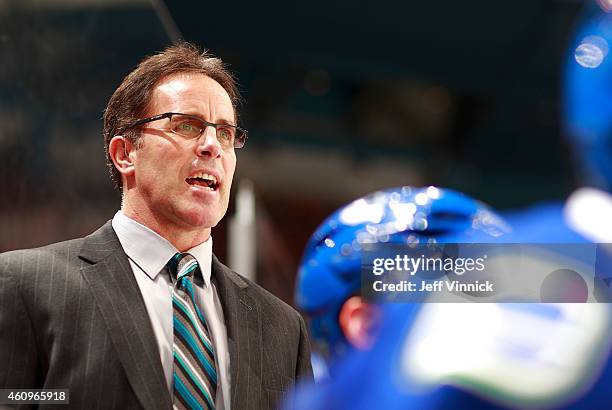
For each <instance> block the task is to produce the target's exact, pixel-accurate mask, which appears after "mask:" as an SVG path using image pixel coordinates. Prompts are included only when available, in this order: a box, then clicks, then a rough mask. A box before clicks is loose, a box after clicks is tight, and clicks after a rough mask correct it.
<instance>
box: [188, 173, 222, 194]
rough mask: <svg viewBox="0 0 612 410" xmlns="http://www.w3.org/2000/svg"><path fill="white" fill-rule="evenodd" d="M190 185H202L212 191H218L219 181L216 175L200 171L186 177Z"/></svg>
mask: <svg viewBox="0 0 612 410" xmlns="http://www.w3.org/2000/svg"><path fill="white" fill-rule="evenodd" d="M185 182H187V183H188V184H189V185H197V186H201V187H205V188H208V189H209V190H211V191H216V190H217V188H219V182H217V178H216V177H215V176H214V175H210V174H205V173H203V172H202V173H199V174H195V175H192V176H190V177H189V178H186V179H185Z"/></svg>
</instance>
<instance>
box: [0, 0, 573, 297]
mask: <svg viewBox="0 0 612 410" xmlns="http://www.w3.org/2000/svg"><path fill="white" fill-rule="evenodd" d="M583 5H584V2H581V1H578V0H574V1H570V0H516V1H512V2H507V1H499V0H493V1H491V0H470V1H462V2H457V1H451V0H446V1H413V0H404V1H399V0H395V1H392V0H376V1H373V0H368V1H362V2H355V1H349V0H342V1H338V0H335V1H330V0H326V1H323V0H311V1H308V2H286V1H280V0H271V1H266V2H252V1H244V0H243V1H229V0H228V1H223V2H202V1H178V0H168V1H163V0H47V1H42V0H0V251H6V250H11V249H16V248H23V247H34V246H40V245H44V244H47V243H50V242H54V241H59V240H65V239H69V238H73V237H77V236H82V235H86V234H88V233H90V232H92V231H93V230H95V229H96V228H97V227H98V226H100V225H101V224H103V223H104V222H105V221H106V220H108V219H110V218H112V216H113V214H114V212H115V211H116V210H117V209H118V208H119V206H120V196H119V193H118V192H117V191H116V190H114V188H113V186H112V184H111V181H110V177H109V176H108V173H107V170H106V167H105V164H104V149H103V137H102V132H101V129H102V121H101V117H102V111H103V109H104V107H105V106H106V103H107V100H108V98H109V97H110V95H111V94H112V92H113V91H114V89H115V88H116V87H117V86H118V85H119V83H120V82H121V80H122V78H123V77H124V76H125V75H126V74H127V73H128V72H129V71H131V69H132V68H134V66H135V65H136V64H137V63H138V61H139V60H140V59H142V58H143V57H144V56H146V55H149V54H152V53H154V52H156V51H159V50H161V49H163V48H164V47H166V46H168V45H170V44H171V43H172V42H173V41H177V40H179V39H181V38H182V39H185V40H188V41H192V42H195V43H197V44H199V45H201V46H202V47H205V48H208V49H210V50H211V51H212V52H213V53H214V54H216V55H218V56H219V57H221V58H222V59H223V60H224V61H226V62H228V63H229V64H230V66H231V68H232V69H233V71H234V72H235V73H236V75H237V78H238V80H239V84H240V88H241V91H242V92H243V94H244V97H245V100H246V102H245V104H244V105H243V107H242V109H241V114H240V115H241V125H242V126H244V127H245V128H247V129H248V130H249V131H250V137H249V141H248V143H247V145H246V147H245V149H243V150H241V151H239V152H238V154H237V156H238V167H237V171H236V176H235V178H234V181H235V186H234V191H235V192H234V195H233V201H232V204H231V205H230V211H229V212H228V217H226V219H224V221H223V222H222V223H221V224H220V225H219V226H218V227H217V228H215V229H214V230H213V237H214V247H215V253H216V254H217V255H218V256H219V257H220V258H221V259H222V260H225V261H229V262H230V265H232V267H234V268H236V269H237V270H239V271H240V272H241V273H245V274H246V275H248V276H251V277H254V278H255V279H256V280H257V281H258V282H259V283H260V284H262V285H263V286H264V287H266V288H267V289H269V290H270V291H272V292H274V293H275V294H277V295H278V296H280V297H281V298H283V299H284V300H286V301H288V302H289V303H291V302H292V299H293V284H294V279H295V274H296V270H297V266H298V263H299V259H300V257H301V253H302V250H303V247H304V245H305V243H306V241H307V240H308V238H309V236H310V235H311V234H312V232H313V231H314V229H315V228H316V226H317V225H318V224H319V222H320V221H322V220H323V219H324V218H325V217H326V216H327V215H329V214H330V213H331V212H332V211H333V210H334V209H336V208H338V207H339V206H341V205H342V204H345V203H347V202H349V201H351V200H352V199H355V198H357V197H359V196H362V195H364V194H366V193H369V192H372V191H374V190H376V189H379V188H388V187H393V186H399V185H407V184H409V185H414V186H420V185H431V184H435V185H439V186H443V187H448V188H453V189H456V190H459V191H463V192H465V193H467V194H469V195H472V196H474V197H476V198H479V199H481V200H483V201H484V202H487V203H488V204H490V205H492V206H493V207H495V208H497V209H501V210H508V209H513V208H517V207H521V206H525V205H528V204H531V203H534V202H538V201H544V200H553V199H561V198H564V197H566V196H567V194H569V192H571V190H572V187H573V185H574V181H573V180H572V176H571V166H572V164H571V163H572V158H571V157H570V156H569V154H568V150H567V149H566V147H565V145H564V143H563V140H562V139H561V138H560V131H559V119H560V100H559V97H560V90H559V86H560V70H561V64H562V61H563V60H564V58H565V55H566V48H567V46H568V44H569V40H570V38H569V37H570V32H571V30H572V23H573V21H574V20H575V19H576V17H577V16H578V14H579V12H580V10H581V8H582V6H583ZM239 194H240V195H239ZM236 198H241V199H240V200H238V201H236ZM237 214H238V216H236V215H237Z"/></svg>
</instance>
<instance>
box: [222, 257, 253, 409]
mask: <svg viewBox="0 0 612 410" xmlns="http://www.w3.org/2000/svg"><path fill="white" fill-rule="evenodd" d="M212 277H213V280H214V281H215V285H216V286H217V291H218V294H219V299H220V301H221V305H222V307H223V316H224V320H225V325H226V328H227V339H228V348H229V356H230V378H231V394H232V398H231V407H232V408H233V409H248V408H257V407H258V406H259V401H260V396H261V389H262V378H261V375H262V365H263V350H262V344H261V343H262V341H261V339H262V336H261V317H260V307H259V303H258V302H257V301H256V300H255V299H253V298H252V297H250V296H249V295H248V294H247V291H246V290H247V288H248V286H249V285H248V283H247V282H246V281H244V280H243V279H242V278H241V277H240V276H238V275H237V274H236V273H235V272H233V271H232V270H231V269H229V268H228V267H226V266H225V265H223V264H222V263H220V262H219V260H218V259H217V258H216V257H215V256H214V255H213V260H212Z"/></svg>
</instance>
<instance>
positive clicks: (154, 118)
mask: <svg viewBox="0 0 612 410" xmlns="http://www.w3.org/2000/svg"><path fill="white" fill-rule="evenodd" d="M173 115H183V116H185V117H188V118H192V119H194V120H197V121H199V122H201V123H203V124H204V125H205V126H206V127H213V128H214V129H215V136H216V135H217V127H220V126H224V127H232V128H235V129H236V131H239V132H241V133H242V135H243V137H242V138H236V137H234V146H233V147H234V148H235V149H240V148H242V147H244V145H245V144H246V142H247V139H248V137H249V132H248V131H247V130H245V129H244V128H241V127H238V126H237V125H232V124H215V123H213V122H208V121H206V120H203V119H202V118H200V117H197V116H195V115H191V114H183V113H182V112H165V113H163V114H157V115H154V116H152V117H148V118H142V119H140V120H136V121H134V122H132V123H131V124H129V125H127V126H125V127H123V128H121V129H120V130H119V134H121V133H123V132H125V131H127V130H129V129H130V128H134V127H137V126H139V125H143V124H147V123H149V122H153V121H158V120H163V119H164V118H168V119H169V120H170V121H172V116H173ZM206 127H204V129H203V130H202V132H201V133H200V135H198V137H197V138H199V137H201V136H202V133H203V132H204V130H205V129H206ZM167 131H170V132H171V133H173V134H176V135H178V136H180V137H182V138H188V137H185V136H184V135H181V134H179V133H177V132H176V131H174V130H172V129H169V130H167ZM236 135H238V133H236ZM193 139H195V138H193ZM240 141H242V145H240V146H238V147H237V146H236V142H240Z"/></svg>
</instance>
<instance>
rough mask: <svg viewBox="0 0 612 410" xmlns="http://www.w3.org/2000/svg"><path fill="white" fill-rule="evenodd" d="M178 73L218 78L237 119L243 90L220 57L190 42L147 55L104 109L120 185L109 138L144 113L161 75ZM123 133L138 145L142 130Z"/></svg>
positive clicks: (106, 133)
mask: <svg viewBox="0 0 612 410" xmlns="http://www.w3.org/2000/svg"><path fill="white" fill-rule="evenodd" d="M178 73H199V74H204V75H206V76H207V77H210V78H211V79H213V80H215V81H216V82H218V83H219V84H220V85H221V87H223V88H224V89H225V91H226V92H227V94H228V95H229V97H230V99H231V101H232V105H233V107H234V112H235V115H236V120H237V119H238V118H237V117H238V112H237V106H238V103H239V102H240V101H241V97H240V93H239V92H238V89H237V86H236V80H235V79H234V76H233V75H232V73H231V72H230V71H229V70H228V69H227V67H226V65H225V64H224V63H223V61H221V59H219V58H216V57H215V56H213V55H212V54H210V53H209V52H208V51H207V50H203V51H202V50H200V49H199V48H198V47H197V46H196V45H194V44H191V43H187V42H183V43H180V44H176V45H173V46H170V47H168V48H166V49H165V50H164V51H162V52H161V53H158V54H155V55H152V56H149V57H146V58H145V59H144V60H142V61H141V62H140V64H138V66H137V67H136V69H134V71H132V72H131V73H130V74H128V75H127V76H126V77H125V78H124V79H123V81H122V82H121V85H119V87H118V88H117V89H116V90H115V92H114V93H113V95H112V96H111V98H110V100H109V101H108V105H107V106H106V110H105V111H104V149H105V151H106V163H107V165H108V167H109V171H110V174H111V178H112V180H113V182H114V183H115V186H116V187H117V188H118V189H121V186H122V182H121V174H120V173H119V171H117V169H116V168H115V165H114V164H113V161H112V159H111V157H110V155H109V152H108V146H109V143H110V140H111V139H112V138H113V137H114V136H115V135H117V134H118V133H119V132H121V130H122V129H124V128H125V127H127V126H129V125H130V124H131V123H133V122H134V121H137V120H139V119H141V118H142V116H144V115H145V113H146V112H147V109H148V107H149V103H150V100H151V93H152V91H153V89H154V88H155V87H156V86H157V84H158V83H159V81H160V80H161V79H163V78H166V77H168V76H170V75H172V74H178ZM123 136H124V137H126V138H128V139H129V140H130V141H132V142H133V143H134V144H136V146H138V144H139V139H140V132H138V130H137V129H129V130H126V131H125V132H124V133H123Z"/></svg>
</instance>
